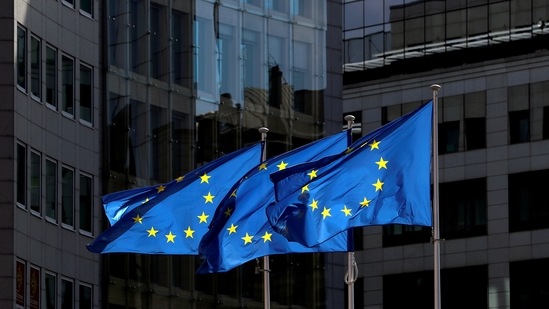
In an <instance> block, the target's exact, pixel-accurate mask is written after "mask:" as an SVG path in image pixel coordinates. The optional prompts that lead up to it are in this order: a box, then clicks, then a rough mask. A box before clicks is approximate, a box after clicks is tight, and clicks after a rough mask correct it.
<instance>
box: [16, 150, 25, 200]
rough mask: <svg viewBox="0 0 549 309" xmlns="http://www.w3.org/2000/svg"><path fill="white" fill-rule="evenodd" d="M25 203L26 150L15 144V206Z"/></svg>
mask: <svg viewBox="0 0 549 309" xmlns="http://www.w3.org/2000/svg"><path fill="white" fill-rule="evenodd" d="M26 203H27V148H26V147H25V146H23V145H21V144H17V204H20V205H25V204H26Z"/></svg>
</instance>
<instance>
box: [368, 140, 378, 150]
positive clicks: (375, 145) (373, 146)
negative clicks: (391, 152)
mask: <svg viewBox="0 0 549 309" xmlns="http://www.w3.org/2000/svg"><path fill="white" fill-rule="evenodd" d="M379 143H380V142H377V141H376V140H374V141H373V142H371V143H370V151H372V150H374V149H379Z"/></svg>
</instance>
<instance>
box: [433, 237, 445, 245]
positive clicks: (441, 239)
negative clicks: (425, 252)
mask: <svg viewBox="0 0 549 309" xmlns="http://www.w3.org/2000/svg"><path fill="white" fill-rule="evenodd" d="M445 241H446V239H444V238H434V237H431V243H432V244H434V243H436V242H445Z"/></svg>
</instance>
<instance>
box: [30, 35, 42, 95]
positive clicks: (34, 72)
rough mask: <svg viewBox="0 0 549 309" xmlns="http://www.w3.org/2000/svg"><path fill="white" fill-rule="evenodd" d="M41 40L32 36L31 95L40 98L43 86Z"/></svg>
mask: <svg viewBox="0 0 549 309" xmlns="http://www.w3.org/2000/svg"><path fill="white" fill-rule="evenodd" d="M40 47H41V42H40V39H38V38H37V37H34V36H31V46H30V82H31V83H30V93H31V94H32V95H33V96H35V97H37V98H40V87H41V86H42V71H41V66H42V63H41V62H42V59H41V55H42V49H41V48H40Z"/></svg>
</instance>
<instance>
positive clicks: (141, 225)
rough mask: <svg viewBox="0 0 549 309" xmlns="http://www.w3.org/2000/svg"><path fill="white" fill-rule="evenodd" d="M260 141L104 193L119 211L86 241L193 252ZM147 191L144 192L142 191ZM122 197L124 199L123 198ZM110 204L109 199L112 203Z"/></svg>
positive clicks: (103, 249) (106, 248)
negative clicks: (161, 180) (175, 174)
mask: <svg viewBox="0 0 549 309" xmlns="http://www.w3.org/2000/svg"><path fill="white" fill-rule="evenodd" d="M262 145H263V143H257V144H256V145H253V146H250V147H247V148H243V149H241V150H238V151H235V152H232V153H230V154H227V155H225V156H223V157H220V158H218V159H216V160H214V161H212V162H210V163H208V164H206V165H204V166H202V167H200V168H198V169H196V170H194V171H192V172H190V173H188V174H187V175H185V176H183V177H179V178H177V179H175V180H172V181H171V182H168V183H166V184H163V185H159V186H154V187H148V188H145V189H143V190H141V189H135V190H127V191H122V192H120V193H118V194H112V195H110V196H109V199H108V202H109V203H115V202H116V200H114V197H117V196H118V197H119V198H120V200H119V201H120V202H119V203H118V204H119V205H126V206H127V207H126V206H123V207H122V208H124V207H125V208H126V209H125V211H123V214H122V216H121V217H120V219H118V220H117V221H116V222H115V223H114V224H113V225H112V226H111V227H110V228H108V229H107V230H106V231H104V232H103V233H101V234H100V235H99V236H97V238H96V239H95V240H94V241H93V242H92V243H91V244H89V245H88V246H87V248H88V250H89V251H91V252H95V253H113V252H130V253H144V254H189V255H196V254H198V244H199V242H200V239H201V238H202V236H203V235H204V233H206V231H207V230H208V224H209V223H210V221H211V219H212V218H213V215H214V213H215V210H216V208H217V206H218V205H219V201H221V199H222V197H224V196H225V195H226V194H227V193H228V192H229V190H230V189H231V187H232V186H233V185H234V184H235V183H236V182H237V181H238V180H239V179H240V178H241V177H242V176H243V175H244V174H245V173H246V172H247V171H249V170H250V169H251V168H253V167H254V166H257V164H259V162H261V152H262V150H263V146H262ZM148 194H150V196H149V195H148ZM124 203H126V204H124ZM113 205H114V204H113Z"/></svg>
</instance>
